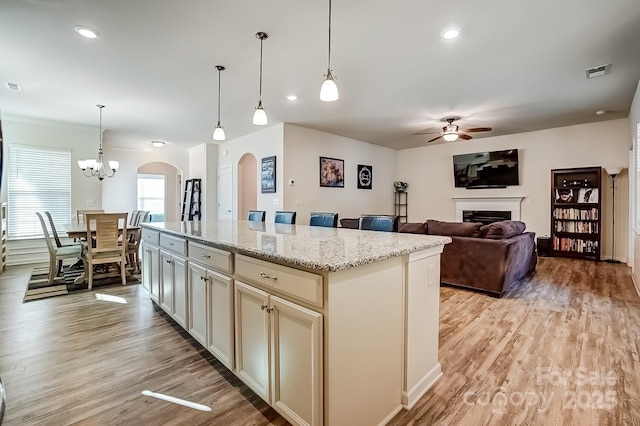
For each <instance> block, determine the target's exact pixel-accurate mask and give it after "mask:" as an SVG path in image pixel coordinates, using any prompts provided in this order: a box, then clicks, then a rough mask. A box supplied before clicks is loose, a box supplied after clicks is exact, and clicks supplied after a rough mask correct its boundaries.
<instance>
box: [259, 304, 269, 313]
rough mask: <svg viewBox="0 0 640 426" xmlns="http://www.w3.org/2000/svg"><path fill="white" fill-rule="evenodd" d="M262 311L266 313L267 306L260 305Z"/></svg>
mask: <svg viewBox="0 0 640 426" xmlns="http://www.w3.org/2000/svg"><path fill="white" fill-rule="evenodd" d="M260 309H262V310H263V311H264V310H265V309H267V305H260ZM267 312H269V310H268V309H267Z"/></svg>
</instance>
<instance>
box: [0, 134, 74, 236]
mask: <svg viewBox="0 0 640 426" xmlns="http://www.w3.org/2000/svg"><path fill="white" fill-rule="evenodd" d="M8 157H9V158H8V163H9V164H8V170H7V181H8V187H7V188H8V208H9V211H8V213H9V214H8V233H9V235H8V236H9V238H28V237H41V236H42V235H43V234H42V227H41V226H40V221H39V220H38V217H37V216H36V212H44V211H45V210H46V211H48V212H49V213H50V214H51V217H52V218H53V221H54V223H55V224H56V225H58V224H59V225H58V226H56V228H59V227H61V226H62V225H64V224H68V223H69V221H70V218H71V151H70V150H65V149H57V148H49V147H38V146H27V145H16V144H11V145H9V156H8ZM45 223H46V217H45Z"/></svg>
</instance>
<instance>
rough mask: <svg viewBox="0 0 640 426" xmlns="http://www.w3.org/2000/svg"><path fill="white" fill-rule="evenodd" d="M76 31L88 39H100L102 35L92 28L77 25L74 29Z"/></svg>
mask: <svg viewBox="0 0 640 426" xmlns="http://www.w3.org/2000/svg"><path fill="white" fill-rule="evenodd" d="M73 29H74V30H76V32H77V33H78V34H80V35H81V36H82V37H86V38H98V37H100V33H99V32H97V31H96V30H94V29H93V28H90V27H85V26H84V25H76V26H75V27H73Z"/></svg>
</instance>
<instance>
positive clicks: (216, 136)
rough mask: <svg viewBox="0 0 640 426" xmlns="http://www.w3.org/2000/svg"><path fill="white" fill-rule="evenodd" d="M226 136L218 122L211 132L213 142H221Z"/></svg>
mask: <svg viewBox="0 0 640 426" xmlns="http://www.w3.org/2000/svg"><path fill="white" fill-rule="evenodd" d="M226 137H227V136H226V135H225V134H224V129H223V128H222V126H221V125H220V122H219V121H218V125H217V126H216V128H215V130H214V131H213V140H214V141H223V140H225V139H226Z"/></svg>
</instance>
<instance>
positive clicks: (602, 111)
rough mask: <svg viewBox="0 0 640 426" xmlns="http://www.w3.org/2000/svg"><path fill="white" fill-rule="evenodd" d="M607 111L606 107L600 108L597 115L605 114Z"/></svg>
mask: <svg viewBox="0 0 640 426" xmlns="http://www.w3.org/2000/svg"><path fill="white" fill-rule="evenodd" d="M606 113H607V111H606V110H604V109H599V110H598V111H596V115H605V114H606Z"/></svg>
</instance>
